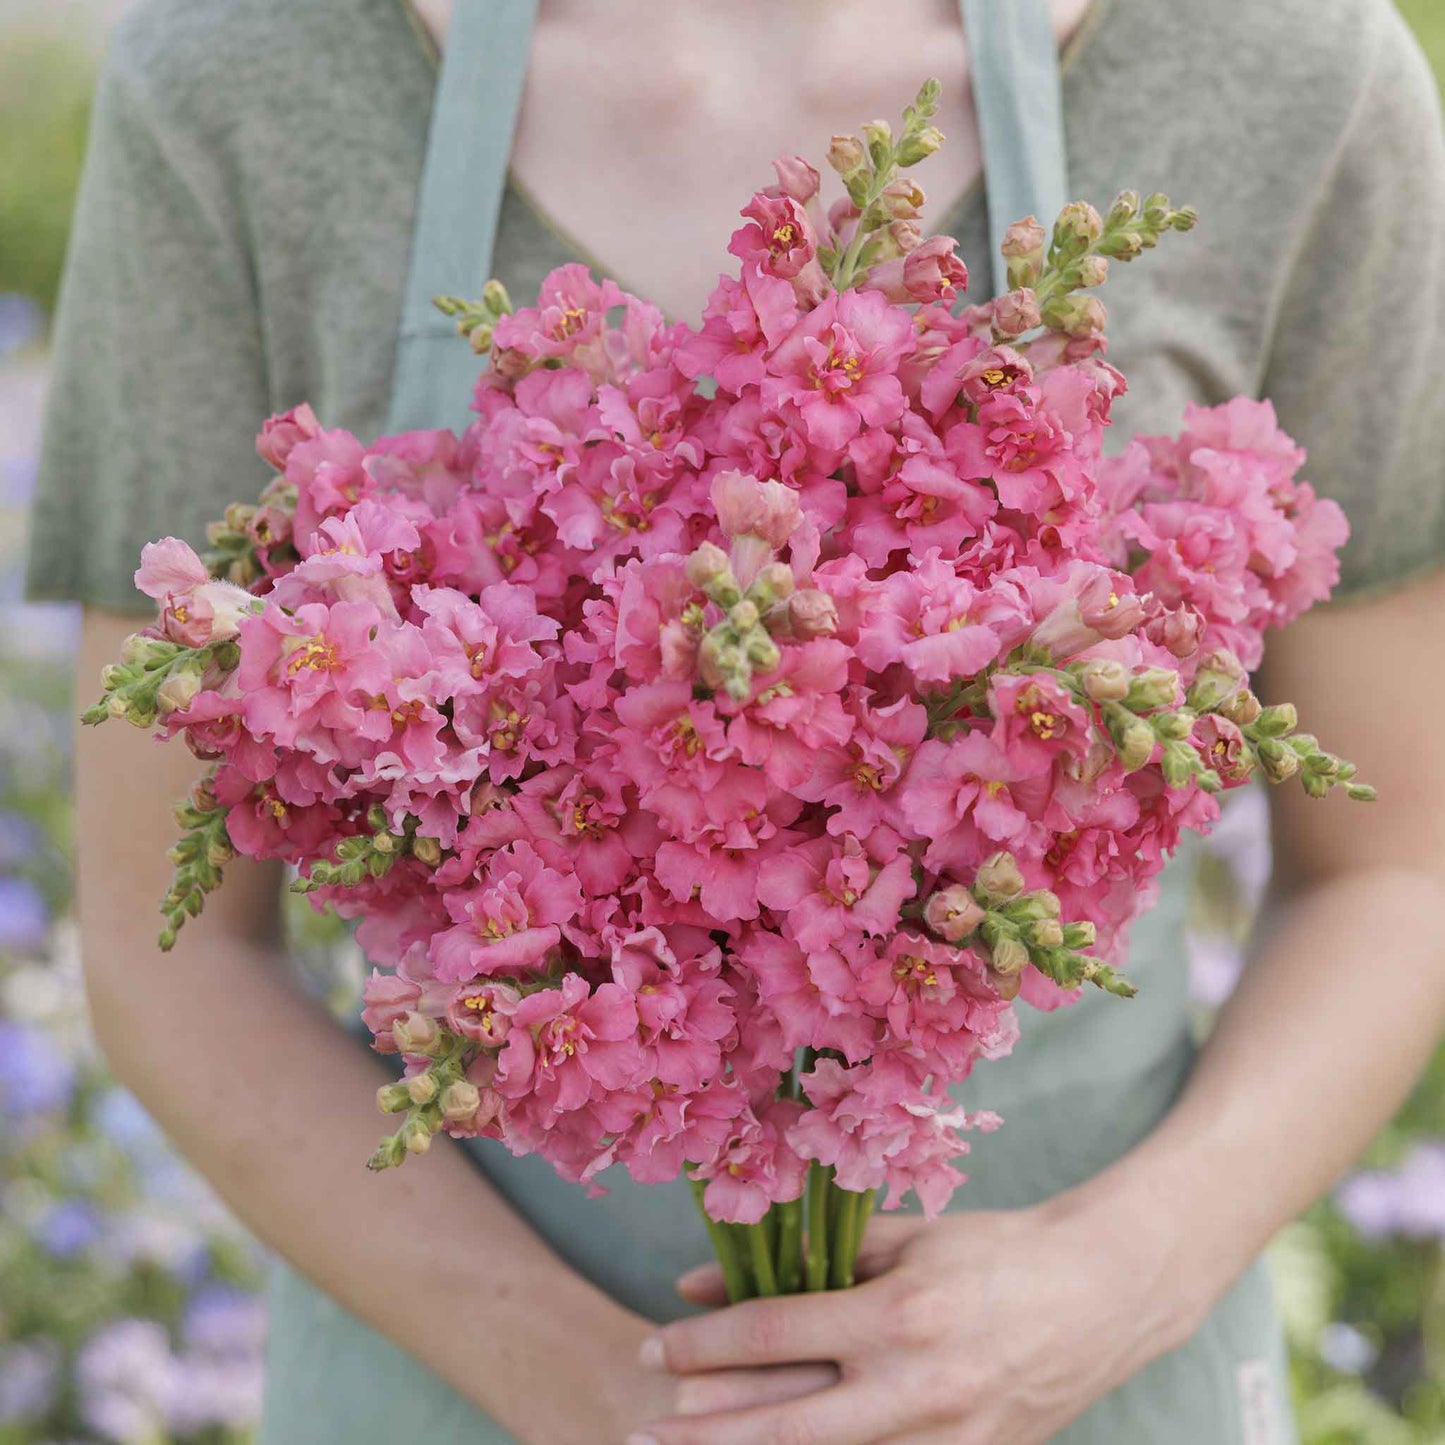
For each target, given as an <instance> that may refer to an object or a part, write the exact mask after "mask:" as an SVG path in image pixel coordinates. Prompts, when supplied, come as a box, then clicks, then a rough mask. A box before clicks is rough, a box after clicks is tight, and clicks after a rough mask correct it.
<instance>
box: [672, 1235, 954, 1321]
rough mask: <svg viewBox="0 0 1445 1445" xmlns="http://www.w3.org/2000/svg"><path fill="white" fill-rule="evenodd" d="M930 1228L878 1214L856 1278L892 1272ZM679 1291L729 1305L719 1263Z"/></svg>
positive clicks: (685, 1279)
mask: <svg viewBox="0 0 1445 1445" xmlns="http://www.w3.org/2000/svg"><path fill="white" fill-rule="evenodd" d="M927 1227H928V1225H927V1223H926V1222H925V1221H924V1220H922V1219H920V1218H919V1217H918V1216H917V1215H907V1214H892V1215H882V1216H878V1215H875V1216H874V1217H873V1218H872V1219H870V1220H869V1221H868V1229H867V1232H866V1233H865V1234H864V1236H863V1245H862V1248H861V1249H860V1250H859V1251H858V1261H857V1266H856V1269H855V1275H856V1277H857V1278H858V1279H860V1280H864V1279H872V1278H873V1277H874V1276H875V1275H880V1274H883V1273H885V1272H886V1271H887V1270H890V1269H892V1268H893V1266H894V1265H895V1264H897V1262H898V1255H899V1251H900V1250H902V1248H903V1247H904V1245H906V1244H907V1243H908V1242H909V1240H911V1239H915V1238H917V1236H918V1234H919V1232H920V1231H921V1230H923V1229H926V1228H927ZM677 1292H678V1294H680V1295H681V1296H682V1297H683V1299H685V1300H686V1301H687V1302H688V1303H689V1304H694V1305H706V1306H708V1307H709V1308H716V1307H717V1306H719V1305H725V1304H726V1303H727V1302H728V1292H727V1285H726V1283H725V1282H724V1280H723V1274H722V1270H721V1269H720V1268H719V1267H718V1266H717V1265H716V1264H700V1265H698V1266H697V1268H696V1269H690V1270H688V1272H687V1273H686V1274H684V1275H679V1276H678V1280H677Z"/></svg>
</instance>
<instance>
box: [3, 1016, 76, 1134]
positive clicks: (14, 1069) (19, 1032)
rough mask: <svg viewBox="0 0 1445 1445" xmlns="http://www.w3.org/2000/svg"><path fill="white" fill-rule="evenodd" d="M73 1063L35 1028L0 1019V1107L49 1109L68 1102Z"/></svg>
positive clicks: (29, 1111)
mask: <svg viewBox="0 0 1445 1445" xmlns="http://www.w3.org/2000/svg"><path fill="white" fill-rule="evenodd" d="M74 1087H75V1067H74V1065H73V1064H72V1063H71V1062H70V1060H68V1059H67V1058H66V1057H65V1055H64V1054H62V1053H61V1051H60V1049H59V1047H58V1046H57V1045H56V1043H55V1041H54V1040H53V1039H51V1038H50V1037H49V1036H48V1035H47V1034H45V1033H44V1032H43V1031H42V1030H40V1029H38V1028H33V1027H31V1026H30V1025H29V1024H22V1023H16V1022H14V1021H13V1020H6V1019H0V1111H3V1112H4V1113H6V1114H10V1115H33V1114H45V1113H50V1112H52V1111H54V1110H56V1109H61V1108H64V1107H65V1106H66V1105H67V1104H68V1103H69V1102H70V1096H71V1091H72V1090H73V1089H74Z"/></svg>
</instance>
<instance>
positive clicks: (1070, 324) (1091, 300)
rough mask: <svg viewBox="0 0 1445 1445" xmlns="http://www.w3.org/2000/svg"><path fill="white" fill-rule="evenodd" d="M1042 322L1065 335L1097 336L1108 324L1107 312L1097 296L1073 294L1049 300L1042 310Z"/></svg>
mask: <svg viewBox="0 0 1445 1445" xmlns="http://www.w3.org/2000/svg"><path fill="white" fill-rule="evenodd" d="M1043 319H1044V323H1045V324H1046V325H1047V326H1050V327H1052V328H1053V329H1054V330H1055V331H1062V332H1063V333H1064V334H1065V335H1066V336H1077V337H1084V338H1089V337H1094V336H1098V335H1099V334H1100V333H1101V332H1102V331H1103V330H1104V327H1105V326H1106V325H1107V324H1108V320H1109V313H1108V312H1107V311H1106V310H1105V309H1104V303H1103V302H1102V301H1100V300H1099V298H1098V297H1097V296H1081V295H1078V294H1074V295H1072V296H1064V297H1061V298H1059V299H1058V300H1056V301H1051V302H1050V303H1049V305H1048V307H1047V308H1046V309H1045V311H1044V316H1043Z"/></svg>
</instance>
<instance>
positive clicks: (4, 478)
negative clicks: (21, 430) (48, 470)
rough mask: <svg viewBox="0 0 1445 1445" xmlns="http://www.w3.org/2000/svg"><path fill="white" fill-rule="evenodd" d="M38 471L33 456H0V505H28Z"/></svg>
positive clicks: (33, 492)
mask: <svg viewBox="0 0 1445 1445" xmlns="http://www.w3.org/2000/svg"><path fill="white" fill-rule="evenodd" d="M39 472H40V467H39V465H38V464H37V462H36V461H35V459H34V458H33V457H0V507H14V508H15V509H16V510H17V511H18V510H19V509H20V508H21V507H28V506H29V505H30V499H31V498H32V497H33V496H34V495H35V482H36V479H37V477H38V476H39Z"/></svg>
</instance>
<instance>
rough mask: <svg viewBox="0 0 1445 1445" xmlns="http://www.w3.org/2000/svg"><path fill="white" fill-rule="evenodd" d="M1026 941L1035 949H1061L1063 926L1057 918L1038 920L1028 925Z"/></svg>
mask: <svg viewBox="0 0 1445 1445" xmlns="http://www.w3.org/2000/svg"><path fill="white" fill-rule="evenodd" d="M1028 939H1029V942H1030V943H1031V944H1033V946H1034V947H1035V948H1062V947H1063V945H1064V925H1063V924H1062V923H1060V922H1059V920H1058V919H1057V918H1040V919H1039V920H1038V921H1037V922H1035V923H1031V924H1029V927H1028Z"/></svg>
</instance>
